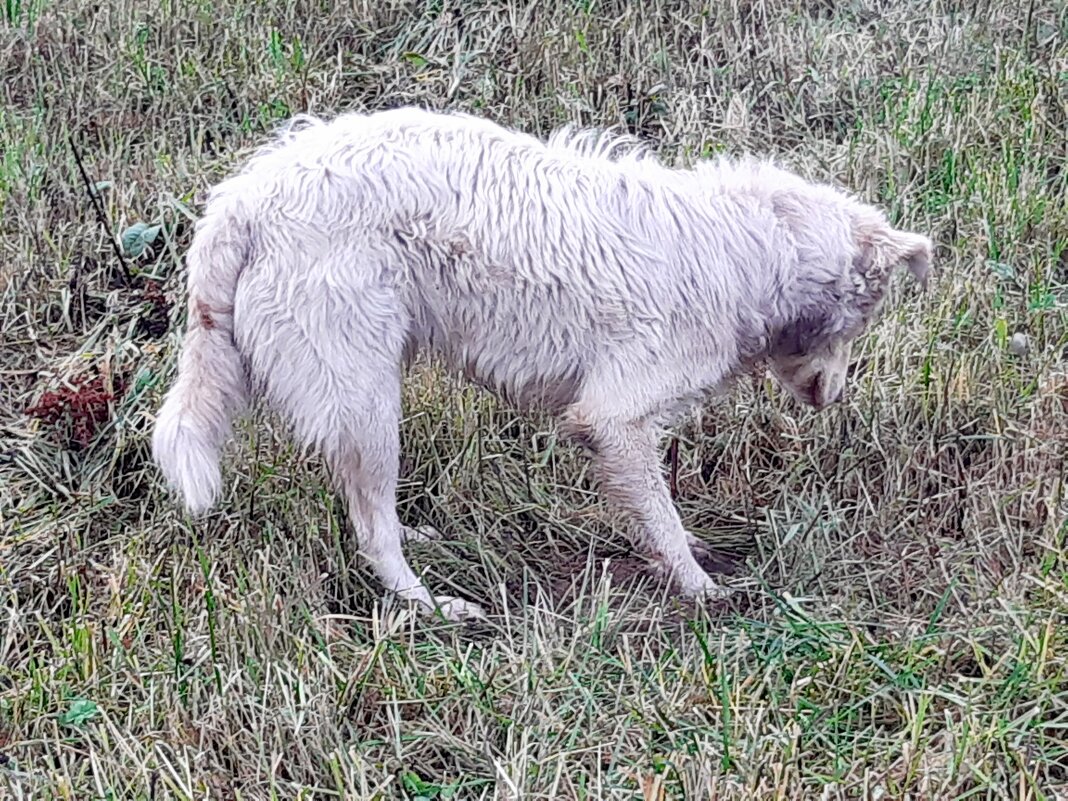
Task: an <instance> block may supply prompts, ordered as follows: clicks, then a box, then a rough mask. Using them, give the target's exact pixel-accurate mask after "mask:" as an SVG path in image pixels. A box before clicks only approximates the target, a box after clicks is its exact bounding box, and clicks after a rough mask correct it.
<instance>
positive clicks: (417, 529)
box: [401, 526, 441, 544]
mask: <svg viewBox="0 0 1068 801" xmlns="http://www.w3.org/2000/svg"><path fill="white" fill-rule="evenodd" d="M440 539H441V532H440V531H438V530H437V529H436V528H434V527H433V526H404V527H402V528H401V541H402V542H404V543H405V544H407V543H409V542H433V541H434V540H440Z"/></svg>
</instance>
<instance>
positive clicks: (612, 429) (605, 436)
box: [564, 410, 730, 598]
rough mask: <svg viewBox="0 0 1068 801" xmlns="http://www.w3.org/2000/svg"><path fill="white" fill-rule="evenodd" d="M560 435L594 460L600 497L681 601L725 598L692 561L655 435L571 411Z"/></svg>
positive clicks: (647, 428) (632, 424)
mask: <svg viewBox="0 0 1068 801" xmlns="http://www.w3.org/2000/svg"><path fill="white" fill-rule="evenodd" d="M564 429H565V431H566V432H567V433H568V434H569V435H571V436H572V438H573V439H575V440H576V441H577V442H579V443H580V444H582V445H583V446H584V447H585V448H586V449H587V450H588V451H590V453H592V455H593V459H594V465H595V468H596V473H597V479H598V483H599V485H600V489H601V492H602V493H603V494H604V496H605V497H606V498H607V499H608V500H609V501H610V502H611V503H612V504H613V505H615V506H616V507H618V508H619V510H620V511H622V512H623V513H624V514H625V515H626V517H627V518H628V519H629V521H630V522H632V523H633V524H634V526H635V528H637V531H638V536H639V538H640V544H641V545H642V546H644V547H645V549H647V550H648V551H649V552H651V554H652V555H653V557H654V558H655V559H656V560H657V561H658V562H659V563H660V565H661V566H662V567H663V568H664V570H665V571H666V572H667V573H668V574H669V575H670V576H671V577H672V579H673V580H674V581H675V583H676V584H677V585H678V587H679V589H680V590H681V591H682V592H683V593H684V594H685V595H691V596H696V595H703V596H706V597H710V598H724V597H726V596H727V595H729V594H730V590H728V589H727V588H726V587H723V586H721V585H719V584H717V583H716V582H715V581H714V580H713V579H712V577H711V576H709V575H708V574H707V573H706V572H705V571H704V570H703V569H702V568H701V566H700V565H699V564H697V560H696V559H694V556H693V553H691V551H690V535H689V533H688V532H687V531H686V529H685V528H683V525H682V520H681V519H680V518H679V513H678V511H677V510H676V509H675V505H674V503H672V500H671V493H670V491H669V489H668V484H667V481H666V480H665V478H664V475H663V473H662V472H661V469H660V462H659V459H658V451H657V445H658V442H659V432H658V430H657V429H656V428H655V427H653V426H651V425H648V424H646V423H641V422H622V421H618V420H604V419H598V418H597V417H596V416H592V415H589V414H581V413H579V412H577V411H575V410H572V411H571V412H570V413H568V414H567V415H565V418H564Z"/></svg>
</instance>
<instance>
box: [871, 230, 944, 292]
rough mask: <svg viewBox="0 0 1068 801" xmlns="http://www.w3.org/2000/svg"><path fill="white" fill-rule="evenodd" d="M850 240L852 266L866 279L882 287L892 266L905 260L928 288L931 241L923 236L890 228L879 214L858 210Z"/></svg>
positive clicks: (891, 270) (921, 283)
mask: <svg viewBox="0 0 1068 801" xmlns="http://www.w3.org/2000/svg"><path fill="white" fill-rule="evenodd" d="M853 241H854V243H855V244H856V248H857V250H856V256H855V257H854V259H853V268H854V269H855V270H856V271H857V272H858V273H859V274H860V275H861V276H863V277H864V278H865V279H866V280H867V281H868V282H870V283H874V284H875V285H876V286H879V287H884V286H885V285H886V282H887V281H888V280H889V278H890V274H891V273H892V272H893V271H894V269H895V268H896V267H897V266H898V265H900V264H905V265H906V266H907V267H908V268H909V272H910V273H912V275H913V277H914V278H915V279H916V280H917V281H918V282H919V284H920V286H922V287H923V288H924V289H926V288H927V280H928V276H929V275H930V271H931V251H932V244H931V240H930V239H928V238H927V237H926V236H923V235H921V234H913V233H910V232H909V231H898V230H896V229H894V228H891V227H890V225H889V224H887V223H886V222H885V220H883V219H881V216H880V215H876V214H858V215H855V216H854V217H853Z"/></svg>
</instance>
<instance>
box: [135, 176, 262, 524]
mask: <svg viewBox="0 0 1068 801" xmlns="http://www.w3.org/2000/svg"><path fill="white" fill-rule="evenodd" d="M251 246H252V226H251V224H250V222H249V220H248V217H247V215H246V214H244V213H243V211H242V208H241V204H240V202H239V201H238V200H237V199H236V198H234V197H233V196H232V195H231V196H229V197H228V196H226V195H222V196H216V198H215V199H213V201H212V202H210V203H209V204H208V208H207V209H206V211H205V214H204V217H203V218H202V219H201V220H200V221H199V222H198V223H197V231H196V234H195V236H194V238H193V243H192V245H191V246H190V249H189V255H188V257H187V263H188V265H189V278H188V291H189V319H188V323H187V329H186V333H185V338H184V339H183V341H182V351H181V355H180V356H179V359H178V377H177V379H176V380H175V383H174V386H173V387H171V389H170V391H169V392H168V393H167V396H166V398H165V399H164V402H163V407H162V408H161V409H160V411H159V414H158V415H157V417H156V426H155V431H154V432H153V435H152V457H153V459H154V460H155V462H156V464H157V465H158V466H159V468H160V470H161V471H162V472H163V475H164V477H165V478H166V479H167V482H168V483H169V484H170V486H171V487H172V488H175V489H177V490H178V491H179V492H180V493H181V496H182V498H183V500H184V502H185V506H186V509H188V510H189V511H190V512H192V513H193V514H196V513H199V512H203V511H205V510H207V509H208V508H209V507H210V506H211V505H212V503H214V502H215V499H216V497H217V496H218V494H219V490H220V489H221V486H222V474H221V472H220V470H219V451H220V449H221V448H222V446H223V444H224V443H225V442H226V440H227V438H228V437H229V435H230V421H231V420H232V419H233V417H234V415H236V414H237V413H238V412H240V411H242V410H243V409H244V408H245V406H246V405H247V403H248V395H249V390H248V384H247V378H246V375H245V369H244V365H243V363H242V360H241V355H240V353H239V352H238V350H237V346H236V345H235V343H234V294H235V292H236V288H237V279H238V277H239V276H240V274H241V271H242V270H243V269H244V267H245V264H246V263H247V261H248V260H249V258H250V255H251Z"/></svg>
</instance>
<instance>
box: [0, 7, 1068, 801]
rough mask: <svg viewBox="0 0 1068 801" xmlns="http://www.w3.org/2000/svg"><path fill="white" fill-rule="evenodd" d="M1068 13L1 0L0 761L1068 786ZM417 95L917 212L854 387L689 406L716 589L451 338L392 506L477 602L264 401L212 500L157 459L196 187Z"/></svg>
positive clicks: (644, 794) (435, 775)
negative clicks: (910, 254)
mask: <svg viewBox="0 0 1068 801" xmlns="http://www.w3.org/2000/svg"><path fill="white" fill-rule="evenodd" d="M1066 36H1068V12H1066V10H1065V7H1064V6H1063V4H1061V3H1057V2H1053V0H1033V1H1032V2H1029V3H1025V4H1022V5H1019V6H1014V5H1013V4H1012V3H991V2H988V1H987V0H975V1H973V2H962V3H953V4H943V3H920V2H914V1H911V0H909V1H906V2H893V3H892V2H888V1H887V2H883V0H873V1H872V2H852V3H841V4H829V3H821V2H815V1H814V0H782V2H777V3H766V2H742V0H725V2H722V3H716V4H705V3H696V2H688V0H678V1H677V2H670V3H668V2H664V0H659V1H655V2H651V3H646V4H641V5H639V4H637V3H635V4H630V3H627V2H623V1H622V0H545V2H542V3H537V4H528V3H520V2H518V1H517V0H512V2H485V1H482V2H479V1H478V0H471V2H463V3H461V2H458V1H454V0H444V2H438V1H437V0H435V1H434V2H404V3H402V2H390V3H373V2H368V1H367V0H353V2H352V3H349V4H344V7H342V6H341V5H338V6H337V7H335V6H334V5H333V4H331V3H326V2H311V1H310V0H301V1H300V2H296V3H281V2H274V0H266V2H257V3H250V2H235V3H229V4H223V5H222V6H219V7H218V8H217V7H216V6H215V5H214V4H211V3H208V2H199V0H155V1H154V2H133V0H115V2H113V3H110V4H98V3H89V2H85V0H5V2H4V3H3V4H2V5H0V76H2V82H0V86H2V89H0V93H2V94H3V99H4V102H3V104H2V105H0V227H2V232H3V236H2V237H0V328H2V334H0V797H2V798H12V799H29V798H34V799H51V798H64V799H104V798H110V799H150V798H179V799H186V798H189V799H192V798H196V799H201V798H219V799H261V798H304V799H313V798H314V799H320V798H321V799H327V798H383V799H385V798H413V799H414V798H427V799H446V798H455V799H460V798H463V799H467V798H498V797H500V798H519V797H523V798H589V799H592V798H608V797H613V798H614V797H620V798H643V799H666V798H716V799H764V798H767V799H772V798H774V799H794V798H825V799H834V798H865V799H869V798H870V799H879V798H894V799H898V798H901V799H904V798H911V799H921V798H922V799H951V798H954V799H955V798H960V799H964V798H968V799H1003V798H1006V799H1007V798H1012V799H1035V800H1036V801H1037V800H1038V799H1058V798H1065V797H1068V746H1066V745H1065V743H1066V742H1068V672H1066V662H1065V660H1066V654H1068V635H1066V632H1068V627H1066V624H1065V615H1066V612H1068V578H1066V572H1068V571H1066V567H1068V562H1066V542H1065V540H1066V537H1068V524H1066V522H1065V520H1066V514H1065V512H1066V500H1065V490H1064V483H1065V458H1066V455H1068V364H1066V361H1065V360H1066V345H1068V315H1066V308H1068V306H1066V302H1068V233H1066V232H1068V185H1066V181H1068V178H1066V175H1068V173H1066V165H1065V160H1066V158H1068V139H1066V134H1065V131H1066V130H1068V39H1066ZM408 102H416V103H420V104H424V105H428V106H431V107H435V108H458V109H465V110H469V111H475V112H478V113H482V114H485V115H488V116H490V117H492V118H494V119H496V120H499V121H502V122H505V123H508V124H512V125H516V126H519V127H522V128H524V129H527V130H530V131H533V132H538V133H546V132H547V131H549V130H550V129H551V128H552V127H554V126H556V125H558V124H561V123H565V122H575V123H580V124H587V125H601V126H604V125H618V126H622V127H625V128H628V129H630V130H632V131H635V132H637V133H639V134H640V135H642V136H643V137H645V138H647V139H648V140H650V141H651V142H652V143H653V144H654V145H655V146H656V147H657V148H658V149H659V151H660V152H661V154H662V156H663V158H664V159H665V160H667V161H669V162H672V163H687V162H690V161H692V160H694V159H696V158H700V157H703V156H707V155H709V154H711V153H714V152H720V151H726V152H732V153H736V152H741V151H757V152H762V153H769V154H773V155H775V156H777V157H778V158H780V159H781V160H783V161H784V162H786V163H787V164H790V165H792V166H794V167H796V168H797V169H799V170H800V171H802V172H803V173H804V174H806V175H808V176H810V177H813V178H818V179H821V180H832V181H836V182H839V183H841V184H843V185H846V186H848V187H850V188H852V189H853V190H855V191H856V192H857V193H859V194H860V195H862V196H863V197H865V198H867V199H869V200H871V201H875V202H878V203H881V204H883V205H885V206H886V207H887V208H888V209H889V211H890V213H891V214H892V216H893V218H894V220H895V221H896V222H898V223H900V224H901V225H903V226H906V227H909V228H912V229H915V230H919V231H925V232H928V233H930V234H931V235H932V236H933V237H935V238H936V239H937V241H938V243H939V252H938V260H937V274H936V277H935V280H934V282H933V285H932V288H931V290H930V291H929V292H928V293H927V294H921V293H919V292H917V291H915V290H914V289H912V288H910V285H909V284H908V283H907V282H906V281H902V282H900V283H895V287H894V292H893V296H892V299H891V303H890V304H889V306H888V308H887V311H886V315H885V317H884V319H883V320H882V322H881V323H880V324H879V325H878V326H877V327H876V328H875V329H874V330H873V331H872V332H871V333H870V334H869V335H868V336H866V337H865V338H864V340H863V342H862V343H861V347H860V353H859V355H858V362H857V367H856V370H855V375H854V386H853V390H852V400H851V402H850V404H849V405H848V406H847V407H845V408H841V409H836V410H834V411H830V412H827V413H824V414H820V415H817V414H814V413H811V412H809V411H805V410H803V409H800V408H799V407H797V406H796V405H794V404H793V403H792V402H791V401H789V400H788V399H786V398H785V397H783V393H782V392H781V391H779V390H778V389H777V388H776V387H775V385H774V384H773V383H771V382H770V381H768V382H764V381H760V380H757V379H754V380H753V382H752V383H751V384H749V383H747V384H745V385H743V386H741V387H739V388H738V390H737V391H736V392H735V393H733V394H732V395H731V396H730V397H729V398H727V399H724V400H722V401H720V402H717V403H716V404H714V405H711V406H709V407H707V408H705V409H703V410H702V411H701V413H700V414H698V415H696V416H695V417H694V418H693V419H691V420H688V421H687V422H686V423H685V425H683V426H682V427H681V428H680V429H679V432H678V433H679V437H680V449H679V450H680V453H679V469H678V493H679V498H678V502H679V506H680V509H681V511H682V514H683V516H684V519H685V522H686V524H687V525H688V526H690V527H691V528H692V529H693V530H694V531H696V532H698V533H699V534H700V535H701V536H702V537H703V538H705V539H706V540H708V541H709V542H711V543H714V544H715V545H716V546H717V547H718V548H719V549H720V550H721V551H722V552H723V553H724V554H725V555H726V556H729V557H731V561H733V563H734V565H735V575H734V577H733V578H732V579H731V581H732V582H733V583H734V585H735V586H736V587H738V589H739V592H738V594H737V598H736V600H735V601H733V602H732V603H731V605H730V606H729V607H727V608H708V609H694V608H687V607H684V606H681V605H679V604H678V603H677V602H676V601H674V600H672V599H671V597H670V595H669V594H668V593H667V592H666V588H664V587H663V586H662V585H660V584H659V583H657V581H656V580H655V579H654V578H651V577H650V576H648V575H647V574H646V572H645V570H644V569H643V566H642V564H641V563H640V562H639V561H638V560H636V559H635V558H633V557H631V556H629V555H628V551H627V548H626V545H625V543H624V542H623V541H622V540H621V538H620V536H619V535H618V534H617V533H616V532H615V531H614V529H613V521H612V518H611V517H610V516H608V515H607V513H606V512H605V510H604V509H603V508H602V506H601V505H600V504H599V503H598V502H597V500H596V497H595V496H594V495H593V494H592V492H591V490H590V486H589V482H588V481H587V479H586V477H585V463H584V461H583V459H582V458H581V457H580V456H579V455H578V454H577V453H575V452H573V451H572V450H571V449H570V448H568V447H565V446H563V445H562V444H560V443H559V442H558V441H557V439H556V437H555V435H554V433H553V429H552V427H551V426H550V425H549V423H548V421H546V420H543V419H539V418H527V417H521V416H519V415H517V414H516V413H514V412H513V411H512V410H510V409H509V408H507V407H505V406H503V405H501V404H499V403H497V402H495V401H494V400H493V399H491V398H489V397H487V396H485V395H483V394H481V393H480V392H478V391H476V390H474V389H472V388H470V387H466V386H463V385H461V384H460V383H458V382H457V381H454V380H453V379H452V378H451V377H449V376H446V375H442V374H441V373H439V372H437V371H436V370H435V369H433V368H432V367H427V366H424V367H422V368H421V369H419V370H417V371H416V372H415V373H413V374H412V375H411V377H410V379H409V381H408V383H407V386H406V396H405V403H406V410H407V415H406V420H405V423H404V429H403V442H404V451H405V464H404V476H403V481H402V487H401V496H400V509H401V514H402V517H403V518H404V519H405V521H406V522H409V523H411V524H413V525H419V524H424V523H429V524H432V525H436V526H438V527H439V528H442V529H443V530H445V531H447V532H448V533H449V534H450V539H449V540H448V541H445V542H442V543H436V544H422V545H417V546H412V548H411V553H412V558H413V561H414V562H415V563H416V565H417V568H421V569H424V570H425V571H426V572H427V574H428V576H429V581H430V582H431V583H432V584H433V586H434V587H435V588H439V589H440V591H441V592H451V593H456V594H460V595H462V596H465V597H470V598H473V599H478V600H479V601H483V602H484V603H485V605H486V606H487V607H488V608H489V610H490V612H491V620H490V622H489V623H488V624H487V625H486V626H484V627H482V628H478V629H473V630H470V629H464V628H459V627H455V626H450V625H446V624H444V623H439V622H435V621H433V620H426V619H415V618H413V617H412V615H411V614H410V613H409V612H408V611H407V610H405V609H402V608H398V607H395V606H391V605H389V604H385V605H384V604H383V602H382V601H381V599H380V598H379V595H378V589H377V587H376V585H375V583H374V581H373V579H372V578H371V577H370V574H369V571H368V570H367V568H366V566H365V565H364V564H363V563H362V561H361V559H360V558H359V556H358V554H357V549H356V546H355V543H354V542H353V541H352V535H351V533H350V532H349V531H348V529H347V528H346V526H345V525H344V523H343V521H342V519H341V517H340V515H339V510H338V508H337V506H336V503H335V501H334V498H333V497H332V495H331V493H330V492H329V490H328V488H327V484H326V482H325V474H324V472H323V470H322V468H321V465H320V463H319V461H318V460H317V459H316V457H315V456H314V454H306V453H303V452H301V451H299V450H297V449H295V448H294V447H293V446H292V445H291V444H290V443H289V442H288V440H287V439H286V438H285V436H284V434H283V433H282V432H281V431H280V429H279V426H278V424H277V421H276V420H274V419H273V418H272V417H270V416H269V415H267V414H265V413H262V412H261V413H258V414H257V415H254V416H253V417H252V418H250V419H249V420H248V421H246V422H245V423H243V424H242V427H241V430H240V432H239V436H238V437H237V438H236V440H235V442H234V444H233V445H232V446H230V447H229V449H228V451H227V462H226V464H227V468H226V478H227V486H226V493H225V498H224V499H223V501H222V503H221V504H220V505H219V507H218V509H217V511H216V512H215V513H213V514H212V515H211V516H210V517H209V518H208V519H206V520H204V521H202V522H198V523H195V524H194V523H193V522H191V521H190V520H188V519H186V518H184V517H183V516H182V515H181V514H180V513H179V511H178V510H177V509H176V507H175V504H174V503H173V501H172V499H170V498H169V497H168V496H167V495H166V493H165V492H163V490H162V488H161V486H160V480H159V477H158V474H157V472H156V471H155V470H154V469H153V467H152V466H151V464H150V461H149V456H148V446H147V437H148V431H149V429H150V426H151V422H152V415H153V414H154V412H155V410H156V409H157V408H158V404H159V401H160V395H161V391H162V389H163V387H164V386H165V385H166V384H167V382H169V380H170V379H171V377H172V376H173V371H174V358H175V355H176V348H177V344H178V341H179V331H180V330H181V327H182V326H181V323H182V320H181V318H182V310H183V306H182V303H181V297H182V295H181V293H182V287H183V265H182V254H183V252H184V250H185V248H186V246H187V245H188V242H189V237H190V232H191V222H192V221H193V220H194V219H195V217H196V210H197V205H196V198H197V195H198V193H200V192H201V191H202V190H203V189H204V188H205V187H207V186H208V185H210V184H211V183H212V182H213V181H215V180H217V179H219V178H220V177H221V176H222V175H224V174H225V173H226V172H227V171H228V170H229V169H231V168H232V167H233V166H234V165H236V164H237V163H238V162H239V161H240V160H241V158H242V157H243V155H244V154H245V153H246V152H247V149H248V148H249V147H251V146H254V145H255V144H257V143H258V142H260V141H261V140H262V138H263V137H264V136H265V134H266V132H267V131H269V130H270V129H271V128H272V127H273V126H274V125H276V124H277V123H278V122H279V121H280V120H281V119H283V118H285V117H287V116H288V115H290V114H291V113H294V112H297V111H305V110H309V111H313V112H321V113H334V112H338V111H342V110H348V109H371V108H380V107H384V106H390V105H396V104H400V103H408ZM75 154H77V158H80V159H81V160H82V162H83V164H84V168H85V173H86V176H87V180H86V179H83V177H82V175H81V173H80V170H79V167H78V163H77V160H76V155H75ZM94 197H95V198H97V199H98V200H99V208H100V217H102V219H103V220H105V221H106V225H104V224H102V223H101V220H100V219H99V218H98V214H97V213H96V212H95V211H94V208H93V203H92V202H91V199H92V198H94ZM135 226H138V227H135ZM109 229H110V230H109ZM112 239H114V240H116V241H124V242H125V244H126V252H124V253H123V254H122V256H121V258H120V256H119V255H117V254H118V252H119V251H117V250H116V248H115V247H114V246H113V243H112V241H111V240H112ZM1021 332H1022V333H1024V334H1026V336H1027V341H1028V345H1029V347H1028V349H1027V351H1026V352H1025V353H1022V354H1021V353H1019V352H1018V349H1016V351H1017V352H1014V350H1013V349H1012V348H1010V345H1011V340H1012V337H1013V335H1014V334H1017V333H1021ZM79 381H81V382H82V383H78V382H79ZM109 396H110V399H109ZM78 404H80V405H78ZM50 409H51V411H49V410H50ZM33 410H36V411H35V412H34V411H33ZM72 410H73V411H72ZM31 412H33V413H31ZM86 420H88V421H89V422H86Z"/></svg>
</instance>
